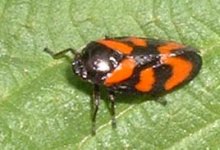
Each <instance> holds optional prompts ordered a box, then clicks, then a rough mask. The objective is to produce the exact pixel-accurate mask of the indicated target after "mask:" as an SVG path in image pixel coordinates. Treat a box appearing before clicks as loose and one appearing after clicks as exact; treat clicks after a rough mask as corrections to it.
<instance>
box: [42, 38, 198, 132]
mask: <svg viewBox="0 0 220 150" xmlns="http://www.w3.org/2000/svg"><path fill="white" fill-rule="evenodd" d="M45 51H46V52H48V53H49V54H51V55H52V56H53V57H54V58H58V57H60V56H63V55H64V54H65V53H66V52H69V51H71V52H72V53H73V54H74V55H75V58H74V60H73V63H72V69H73V72H74V73H75V74H76V75H78V76H80V77H81V78H82V79H83V80H86V81H88V82H90V83H92V84H93V85H94V91H93V104H94V112H93V118H92V121H93V133H95V121H96V114H97V111H98V106H99V99H100V90H99V89H100V86H104V87H106V89H107V90H108V92H109V98H110V101H111V115H112V125H113V126H115V108H114V105H115V93H116V92H137V93H147V94H152V95H159V94H161V93H165V92H169V91H171V90H173V89H174V88H176V87H178V86H179V85H182V84H184V83H186V82H188V81H190V80H191V79H193V78H194V77H195V76H196V75H197V74H198V72H199V70H200V68H201V65H202V59H201V57H200V55H199V54H198V52H197V50H196V49H194V48H192V47H189V46H186V45H182V44H179V43H177V42H173V41H163V40H157V39H149V38H140V37H118V38H108V37H106V38H104V39H101V40H97V41H92V42H90V43H89V44H87V45H86V46H85V47H84V48H83V49H82V52H81V53H76V52H75V50H73V49H71V48H70V49H66V50H63V51H61V52H59V53H53V52H52V51H50V50H49V49H47V48H46V49H45Z"/></svg>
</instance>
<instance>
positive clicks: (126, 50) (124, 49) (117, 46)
mask: <svg viewBox="0 0 220 150" xmlns="http://www.w3.org/2000/svg"><path fill="white" fill-rule="evenodd" d="M98 43H101V44H103V45H105V46H107V47H108V48H111V49H113V50H115V51H118V52H121V53H123V54H130V53H131V52H132V50H133V48H132V47H130V46H128V45H126V44H124V43H121V42H118V41H113V40H105V39H104V40H99V41H98Z"/></svg>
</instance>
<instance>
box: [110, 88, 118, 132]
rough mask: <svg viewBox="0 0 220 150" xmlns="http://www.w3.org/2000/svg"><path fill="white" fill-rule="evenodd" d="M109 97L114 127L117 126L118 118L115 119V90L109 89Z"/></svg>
mask: <svg viewBox="0 0 220 150" xmlns="http://www.w3.org/2000/svg"><path fill="white" fill-rule="evenodd" d="M109 99H110V101H111V110H110V111H111V116H112V127H113V128H116V120H115V93H114V92H113V91H109Z"/></svg>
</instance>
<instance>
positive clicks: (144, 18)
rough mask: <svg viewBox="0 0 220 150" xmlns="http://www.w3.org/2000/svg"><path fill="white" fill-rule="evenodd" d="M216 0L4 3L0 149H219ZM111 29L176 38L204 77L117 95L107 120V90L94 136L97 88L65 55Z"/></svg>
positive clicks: (219, 11) (0, 7)
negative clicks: (196, 55) (192, 53)
mask: <svg viewBox="0 0 220 150" xmlns="http://www.w3.org/2000/svg"><path fill="white" fill-rule="evenodd" d="M219 4H220V1H219V0H193V1H188V0H64V1H61V0H42V1H40V0H36V1H35V0H0V149H22V150H25V149H32V150H34V149H40V150H42V149H47V150H48V149H53V150H54V149H57V150H63V149H104V148H105V149H205V148H209V149H217V148H219V147H220V140H219V139H220V71H219V70H220V5H219ZM105 35H107V36H112V37H114V36H127V35H135V36H143V37H151V38H160V39H165V40H175V41H178V42H181V43H184V44H187V45H191V46H193V47H196V48H198V49H199V50H200V51H201V55H202V57H203V68H202V70H201V72H200V74H199V75H198V76H197V77H196V78H195V80H193V81H192V82H190V83H189V84H187V85H186V86H184V87H182V88H180V89H178V90H176V91H175V92H172V93H170V94H167V95H165V96H163V97H161V98H160V100H162V101H164V100H166V101H167V105H166V106H163V105H161V104H159V103H157V102H154V101H147V100H153V99H152V98H149V97H148V96H126V95H120V96H118V99H117V100H118V103H117V108H116V111H117V116H116V117H117V125H118V128H117V129H116V130H115V131H114V130H112V128H111V124H110V118H111V117H110V114H109V111H108V109H107V104H108V103H107V100H106V99H107V98H106V94H104V97H102V98H103V99H105V101H102V103H101V106H100V111H99V113H98V120H97V128H98V129H97V135H96V136H95V137H91V135H90V130H91V121H90V115H91V113H90V95H91V92H92V91H91V90H92V87H91V85H89V84H87V83H85V82H82V81H81V80H79V78H77V77H76V76H73V75H72V71H71V67H70V65H71V64H70V62H69V60H68V59H65V58H64V59H60V60H53V59H52V58H51V57H50V56H48V55H47V54H45V53H44V52H43V51H42V50H43V48H45V47H47V46H48V47H50V48H51V49H53V50H55V51H59V50H62V49H64V48H68V47H73V48H76V49H79V48H80V47H81V46H83V45H85V44H86V43H88V42H89V41H91V40H96V39H98V38H101V37H104V36H105Z"/></svg>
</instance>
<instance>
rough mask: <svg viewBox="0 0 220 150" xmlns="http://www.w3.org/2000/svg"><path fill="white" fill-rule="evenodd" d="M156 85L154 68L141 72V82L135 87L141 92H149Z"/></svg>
mask: <svg viewBox="0 0 220 150" xmlns="http://www.w3.org/2000/svg"><path fill="white" fill-rule="evenodd" d="M154 83H155V77H154V70H153V68H147V69H144V70H143V71H141V72H140V81H139V82H138V83H137V84H136V85H135V88H136V89H137V90H138V91H141V92H149V91H150V90H151V89H152V88H153V84H154Z"/></svg>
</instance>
